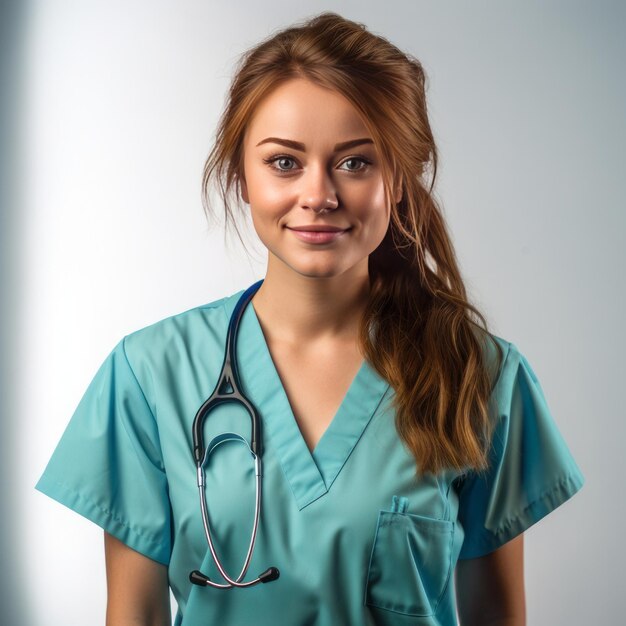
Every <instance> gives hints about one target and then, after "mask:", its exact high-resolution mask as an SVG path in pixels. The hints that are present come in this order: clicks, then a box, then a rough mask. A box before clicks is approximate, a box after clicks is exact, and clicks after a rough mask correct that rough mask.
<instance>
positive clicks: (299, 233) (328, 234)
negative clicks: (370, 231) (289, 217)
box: [288, 228, 350, 243]
mask: <svg viewBox="0 0 626 626" xmlns="http://www.w3.org/2000/svg"><path fill="white" fill-rule="evenodd" d="M288 230H290V231H291V232H292V233H293V234H294V235H295V236H296V237H297V238H298V239H300V241H306V242H307V243H330V242H332V241H335V240H337V239H339V238H340V237H341V236H342V235H345V234H346V233H347V232H348V230H350V229H349V228H348V229H346V230H336V231H327V230H326V231H324V230H296V229H294V228H288Z"/></svg>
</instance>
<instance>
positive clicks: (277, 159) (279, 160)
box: [263, 154, 295, 172]
mask: <svg viewBox="0 0 626 626" xmlns="http://www.w3.org/2000/svg"><path fill="white" fill-rule="evenodd" d="M263 162H264V163H267V165H269V166H270V168H271V169H273V170H278V171H279V172H288V171H289V170H292V169H294V168H292V167H284V165H285V162H286V163H287V164H288V163H290V162H291V163H295V161H294V160H293V158H292V157H289V156H284V155H280V154H279V155H275V156H272V157H269V158H268V159H263ZM274 163H277V164H278V166H276V165H274Z"/></svg>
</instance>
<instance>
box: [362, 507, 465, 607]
mask: <svg viewBox="0 0 626 626" xmlns="http://www.w3.org/2000/svg"><path fill="white" fill-rule="evenodd" d="M407 505H408V500H407V498H405V497H398V496H393V500H392V506H391V511H379V513H378V523H377V525H376V536H375V538H374V546H373V548H372V555H371V557H370V564H369V569H368V572H367V583H366V590H365V604H366V605H368V606H373V607H377V608H379V609H386V610H388V611H393V612H394V613H400V614H402V615H412V616H420V617H427V616H431V615H434V614H435V612H436V611H437V606H438V605H439V601H440V600H441V598H442V596H443V594H444V592H445V590H446V588H447V586H448V583H449V579H450V574H451V572H452V542H453V540H454V523H453V522H451V521H448V520H443V519H435V518H432V517H425V516H423V515H415V514H413V513H407V512H406V508H407Z"/></svg>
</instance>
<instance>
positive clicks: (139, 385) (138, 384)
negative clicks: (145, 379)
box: [122, 335, 166, 474]
mask: <svg viewBox="0 0 626 626" xmlns="http://www.w3.org/2000/svg"><path fill="white" fill-rule="evenodd" d="M126 337H128V335H126V336H124V338H123V339H122V352H123V354H124V358H125V359H126V363H127V364H128V369H129V370H130V373H131V374H132V375H133V379H134V380H135V383H137V387H138V388H139V391H141V397H142V398H143V401H144V402H145V405H146V407H147V409H148V411H149V412H150V415H151V416H152V420H153V422H154V425H155V426H156V431H157V438H158V441H159V450H158V452H159V456H160V457H161V459H163V446H162V445H161V433H160V431H159V422H158V421H157V418H156V416H155V414H154V411H153V410H152V407H151V406H150V403H149V402H148V398H147V397H146V393H145V391H144V390H143V387H142V386H141V383H140V382H139V380H138V378H137V375H136V374H135V370H134V369H133V366H132V365H131V364H130V360H129V359H128V354H127V353H126ZM122 423H123V425H124V429H125V430H126V424H125V423H124V422H122ZM126 433H127V434H128V435H129V439H130V440H132V437H131V436H130V433H129V432H128V430H126ZM153 465H154V464H153ZM155 467H157V468H158V469H159V470H160V471H161V472H162V473H163V474H166V471H165V464H164V461H162V463H161V466H159V465H155Z"/></svg>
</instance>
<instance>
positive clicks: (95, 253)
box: [0, 0, 626, 626]
mask: <svg viewBox="0 0 626 626" xmlns="http://www.w3.org/2000/svg"><path fill="white" fill-rule="evenodd" d="M4 6H6V5H4ZM323 9H334V10H337V11H338V12H340V13H341V14H343V15H344V16H345V17H348V18H350V19H354V20H357V21H360V22H363V23H365V24H366V25H367V27H368V28H369V29H370V30H372V31H374V32H376V33H377V34H381V35H383V36H385V37H387V38H388V39H390V40H391V41H392V42H393V43H395V44H396V45H398V46H399V47H400V48H402V49H404V50H406V51H408V52H411V53H412V54H414V55H415V56H417V58H419V59H420V60H421V61H422V63H423V65H424V67H425V69H426V72H427V74H428V81H429V82H428V98H429V107H430V108H429V111H430V116H431V122H432V125H433V129H434V132H435V138H436V141H437V145H438V148H439V151H440V156H441V162H440V170H439V182H438V185H437V188H436V189H437V196H438V198H439V199H440V200H441V201H442V203H443V207H444V211H445V216H446V219H447V221H448V224H449V227H450V231H451V234H452V237H453V241H454V244H455V246H456V250H457V254H458V258H459V262H460V265H461V268H462V271H463V275H464V277H465V279H466V281H467V287H468V289H469V293H470V295H471V297H472V298H473V301H474V302H475V303H476V304H477V306H478V307H479V308H480V309H481V310H482V311H483V312H484V313H485V315H486V317H487V320H488V321H489V322H490V324H491V328H492V329H493V330H494V332H496V333H497V334H498V335H500V336H502V337H504V338H506V339H508V340H509V341H512V342H513V343H515V344H516V345H517V346H518V347H519V348H520V350H521V351H522V352H523V353H524V354H525V355H526V356H527V358H528V359H529V361H530V363H531V364H532V366H533V368H534V370H535V372H536V373H537V375H538V377H539V379H540V381H541V383H542V386H543V389H544V391H545V393H546V396H547V398H548V402H549V406H550V408H551V409H552V412H553V414H554V417H555V419H556V421H557V424H558V426H559V428H560V430H561V432H562V434H563V436H564V438H565V440H566V442H567V443H568V445H569V447H570V449H571V451H572V453H573V455H574V457H575V458H576V460H577V462H578V463H579V465H580V467H581V469H582V471H583V474H584V475H585V477H586V481H587V482H586V485H585V486H584V487H583V489H582V491H581V492H580V493H579V494H577V495H576V496H574V498H573V499H572V500H571V501H568V502H567V503H566V504H564V505H563V506H562V507H560V508H558V509H557V510H556V511H555V512H554V513H553V514H551V515H549V516H548V517H547V518H545V519H543V520H542V521H541V522H540V523H539V524H537V525H536V526H533V527H532V528H531V529H529V531H527V533H526V552H525V560H526V591H527V606H528V623H529V624H532V625H533V626H554V625H560V624H567V625H568V626H576V625H579V624H580V625H583V624H584V625H588V624H591V623H597V624H616V623H618V622H619V619H620V618H619V617H618V615H621V610H620V609H621V607H622V606H623V598H622V597H620V595H618V594H623V592H621V591H620V590H621V586H622V585H621V581H622V568H623V563H624V556H625V550H624V541H623V528H622V526H623V524H622V521H623V519H624V509H625V507H624V495H623V488H622V481H621V480H620V479H621V476H622V475H623V473H624V465H625V462H624V456H625V455H624V454H623V447H624V441H625V437H624V435H625V434H626V433H625V430H626V429H625V426H624V410H623V407H622V403H621V402H620V400H621V396H622V395H623V386H624V382H623V379H624V373H625V372H624V357H623V355H624V353H625V348H626V341H625V333H624V327H623V324H624V319H625V306H624V303H625V297H624V279H623V268H624V267H626V258H625V256H626V255H625V252H624V233H625V226H626V220H625V218H624V201H623V183H624V180H626V177H625V176H624V174H625V171H624V170H625V167H624V156H625V152H624V145H625V140H626V130H625V125H624V111H625V110H626V97H625V91H624V81H623V67H622V66H623V63H624V60H625V58H626V55H625V52H626V45H625V43H624V42H625V38H624V36H623V33H624V26H625V21H626V20H625V17H626V11H625V10H624V5H623V4H621V3H618V2H609V1H604V2H594V3H581V2H572V1H568V2H565V1H561V2H556V1H555V2H550V3H545V2H542V3H539V2H524V3H522V2H517V3H514V2H510V1H507V2H503V1H498V2H496V1H495V0H494V1H492V2H472V3H466V2H446V3H439V2H434V1H433V2H393V1H389V0H386V1H385V2H380V3H375V2H371V1H367V0H362V1H361V2H335V3H322V2H308V3H303V2H300V3H296V2H279V1H276V0H266V1H264V2H259V3H256V2H255V3H253V2H247V3H243V2H208V1H205V2H201V1H199V0H197V1H193V2H192V1H187V2H176V3H174V2H165V1H163V0H159V1H154V0H152V1H150V2H148V1H147V0H145V1H143V2H121V1H120V0H109V1H107V2H96V1H95V0H83V1H81V2H78V1H76V2H71V1H69V0H68V1H62V0H47V1H44V0H39V1H33V0H31V1H28V2H22V3H20V5H19V8H17V6H15V7H14V8H13V9H12V10H11V9H8V8H3V9H2V11H3V14H2V17H3V18H4V19H0V21H2V22H3V26H2V27H1V28H2V33H4V34H5V35H6V36H5V38H4V41H3V43H2V46H3V47H2V50H4V53H5V54H4V55H3V61H2V71H3V74H2V76H3V79H6V80H3V92H4V93H3V95H2V127H1V128H2V133H3V142H2V152H1V155H2V164H3V175H2V179H1V181H0V182H2V183H3V190H2V192H1V193H2V195H1V199H2V203H3V206H2V209H3V210H2V235H1V236H2V263H3V265H2V267H3V274H2V278H3V282H2V287H3V297H2V343H3V349H2V375H3V383H2V422H1V424H2V433H1V435H2V439H1V441H2V458H1V463H2V467H1V469H2V472H1V474H2V486H3V494H2V502H3V509H2V537H1V540H2V546H1V548H2V555H3V559H2V568H1V571H2V575H1V580H0V582H2V588H1V592H0V593H2V597H1V598H0V600H1V601H0V604H1V605H2V607H3V609H2V612H3V619H4V620H6V622H4V621H3V623H6V624H11V625H16V626H21V625H24V626H56V625H58V624H64V625H65V626H73V625H76V626H79V625H80V626H84V625H85V624H90V625H91V624H103V623H104V617H103V616H104V606H105V596H106V591H105V575H104V557H103V550H102V531H101V530H100V529H99V528H98V527H96V526H95V525H93V524H91V523H90V522H87V521H86V520H84V519H83V518H81V517H80V516H78V515H76V514H75V513H72V512H71V511H69V510H68V509H66V508H65V507H62V506H60V505H59V504H57V503H55V502H54V501H52V500H50V499H49V498H47V497H46V496H44V495H42V494H40V493H38V492H36V491H35V490H34V484H35V482H36V481H37V479H38V477H39V475H40V474H41V472H42V471H43V469H44V467H45V464H46V462H47V460H48V458H49V457H50V455H51V453H52V451H53V448H54V446H55V444H56V442H57V441H58V439H59V437H60V436H61V434H62V432H63V430H64V428H65V426H66V424H67V421H68V419H69V418H70V416H71V414H72V413H73V411H74V409H75V408H76V405H77V404H78V401H79V399H80V397H81V396H82V394H83V392H84V390H85V389H86V387H87V385H88V383H89V381H90V380H91V378H92V377H93V375H94V374H95V371H96V369H97V367H98V366H99V364H100V363H101V362H102V360H103V359H104V357H105V356H106V355H107V354H108V352H109V351H110V350H111V349H112V347H113V346H114V345H115V343H117V341H119V339H120V338H121V337H122V336H123V335H125V334H127V333H129V332H132V331H134V330H136V329H138V328H141V327H143V326H146V325H148V324H150V323H152V322H155V321H157V320H159V319H161V318H163V317H166V316H168V315H172V314H174V313H177V312H180V311H183V310H186V309H188V308H191V307H193V306H197V305H200V304H203V303H206V302H209V301H211V300H214V299H217V298H220V297H222V296H224V295H229V294H232V293H234V292H235V291H238V290H239V289H242V288H244V287H247V286H249V285H250V284H251V283H252V282H254V281H255V280H257V279H258V278H261V277H262V276H263V274H264V269H265V252H264V250H263V249H262V246H261V245H260V244H258V245H255V236H254V233H253V230H252V228H251V227H250V228H249V229H248V231H249V232H250V233H251V235H250V236H249V238H248V240H247V242H248V247H249V248H250V249H251V250H253V251H255V254H254V255H253V256H252V257H249V256H247V254H246V252H245V250H244V249H243V248H242V247H241V246H240V245H238V244H237V239H236V238H235V237H233V236H231V237H229V238H228V239H227V240H226V241H225V239H224V233H223V228H221V227H220V225H218V226H216V227H214V228H213V229H212V230H211V229H209V228H208V226H207V222H206V220H205V218H204V215H203V211H202V207H201V202H200V180H201V173H202V167H203V164H204V160H205V158H206V156H207V154H208V151H209V149H210V146H211V141H212V134H213V132H214V129H215V126H216V123H217V119H218V116H219V114H220V111H221V109H222V106H223V103H224V98H225V95H226V90H227V88H228V85H229V80H230V77H231V73H232V70H233V67H234V64H235V62H236V60H237V57H238V55H239V54H240V53H242V52H243V51H244V50H245V49H247V48H248V47H249V46H251V45H253V44H255V43H256V42H258V41H259V40H260V39H261V38H264V37H265V36H266V35H267V34H268V33H269V32H270V31H272V30H275V29H278V28H281V27H283V26H286V25H288V24H291V23H292V22H294V21H296V20H300V19H301V18H304V17H306V16H309V15H312V14H314V13H317V12H319V11H321V10H323ZM5 86H6V90H5Z"/></svg>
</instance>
